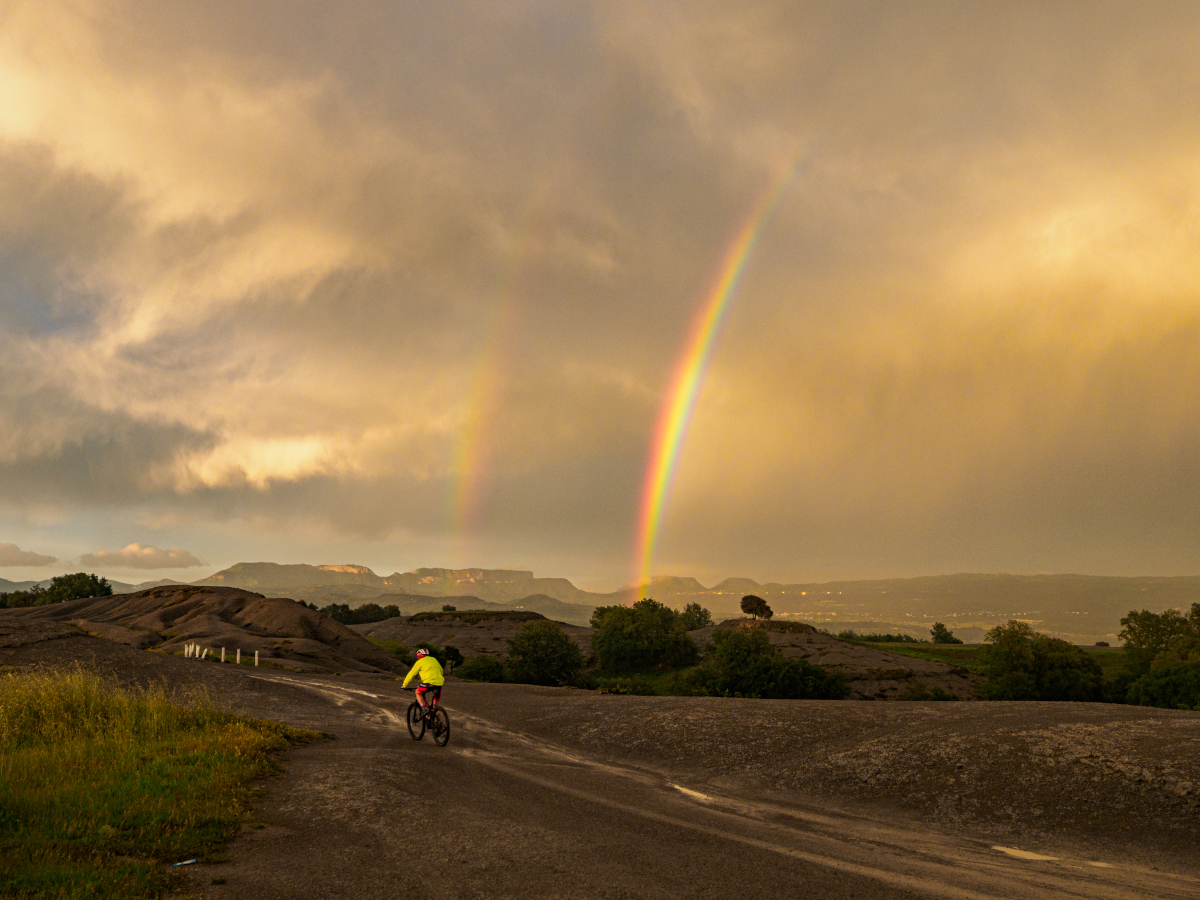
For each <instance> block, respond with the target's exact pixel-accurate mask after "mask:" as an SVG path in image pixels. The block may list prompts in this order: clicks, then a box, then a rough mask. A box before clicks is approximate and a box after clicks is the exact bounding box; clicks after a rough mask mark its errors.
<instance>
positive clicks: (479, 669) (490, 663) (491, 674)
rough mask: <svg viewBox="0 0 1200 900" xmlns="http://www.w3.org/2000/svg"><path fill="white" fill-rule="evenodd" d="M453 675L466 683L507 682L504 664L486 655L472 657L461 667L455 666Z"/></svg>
mask: <svg viewBox="0 0 1200 900" xmlns="http://www.w3.org/2000/svg"><path fill="white" fill-rule="evenodd" d="M454 674H455V675H456V676H458V677H459V678H466V679H467V680H468V681H487V682H492V683H499V682H503V681H507V680H508V678H507V676H506V674H505V672H504V663H502V662H500V660H498V659H496V657H494V656H488V655H487V654H486V653H480V654H479V655H478V656H472V657H471V658H470V659H468V660H467V661H466V662H464V663H463V664H462V665H461V666H456V667H455V669H454Z"/></svg>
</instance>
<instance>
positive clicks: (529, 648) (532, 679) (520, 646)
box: [506, 619, 583, 685]
mask: <svg viewBox="0 0 1200 900" xmlns="http://www.w3.org/2000/svg"><path fill="white" fill-rule="evenodd" d="M506 643H507V646H508V673H509V678H510V680H512V681H515V682H518V683H521V684H546V685H558V684H566V683H567V682H568V681H570V680H571V679H573V678H574V677H575V676H576V675H578V674H579V670H580V669H582V668H583V655H582V654H581V653H580V652H579V645H578V644H576V643H575V642H574V641H573V640H571V639H570V638H569V637H567V635H566V634H565V633H564V632H563V630H562V626H561V625H559V624H558V623H557V622H551V621H550V620H549V619H543V620H542V621H540V622H528V623H526V624H525V625H524V626H523V627H522V628H521V630H520V631H519V632H517V634H516V636H515V637H511V638H509V639H508V641H507V642H506Z"/></svg>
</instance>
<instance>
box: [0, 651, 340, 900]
mask: <svg viewBox="0 0 1200 900" xmlns="http://www.w3.org/2000/svg"><path fill="white" fill-rule="evenodd" d="M318 736H319V735H316V734H314V733H312V732H302V731H298V730H295V729H291V728H288V727H286V726H284V725H279V724H276V723H273V722H261V721H255V720H251V719H245V718H242V717H239V716H234V715H230V714H227V713H223V712H220V711H219V710H217V709H216V708H215V707H214V706H213V704H212V703H211V702H210V701H209V700H208V699H207V697H206V696H204V695H203V694H200V693H198V694H195V695H193V696H191V697H189V698H187V700H186V702H180V699H179V698H176V697H171V696H169V695H168V694H167V693H166V692H165V691H164V690H162V689H161V688H159V689H150V690H144V691H138V690H128V689H125V688H122V687H121V686H120V685H118V684H117V683H116V682H114V681H112V680H110V679H107V678H104V677H102V676H98V675H95V674H92V673H89V672H85V671H83V670H80V669H76V670H72V671H66V672H56V673H49V674H9V675H5V676H0V896H4V897H18V898H30V900H33V898H74V897H106V898H107V897H112V898H135V897H136V898H143V897H158V896H161V895H162V894H163V893H164V892H166V891H168V890H170V889H171V888H172V887H174V886H175V885H176V883H177V878H176V877H175V876H174V875H173V874H172V872H171V870H170V869H169V868H167V867H166V866H164V863H173V862H181V861H184V860H188V859H192V858H198V859H212V858H214V857H217V856H218V855H219V854H220V852H221V849H222V848H223V847H224V845H225V844H226V842H228V841H229V840H230V839H231V838H232V837H233V836H234V835H235V834H236V832H237V829H238V826H239V824H240V822H241V820H242V818H243V816H244V814H245V812H246V803H247V801H248V799H249V797H250V794H251V790H252V787H251V783H252V782H253V781H254V780H255V779H256V778H259V777H261V776H263V775H266V774H268V773H270V772H273V771H275V770H276V768H277V765H278V764H277V763H276V762H275V760H274V759H273V756H272V752H273V751H278V750H281V749H283V748H284V747H287V746H288V745H289V744H291V743H297V742H304V741H308V740H312V739H314V738H316V737H318Z"/></svg>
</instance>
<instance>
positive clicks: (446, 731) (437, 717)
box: [430, 706, 450, 747]
mask: <svg viewBox="0 0 1200 900" xmlns="http://www.w3.org/2000/svg"><path fill="white" fill-rule="evenodd" d="M430 727H431V728H432V729H433V742H434V743H435V744H437V745H438V746H439V747H445V746H446V744H448V743H449V742H450V717H449V716H448V715H446V711H445V710H444V709H442V708H441V707H440V706H439V707H438V708H437V709H435V710H434V711H433V725H432V726H430Z"/></svg>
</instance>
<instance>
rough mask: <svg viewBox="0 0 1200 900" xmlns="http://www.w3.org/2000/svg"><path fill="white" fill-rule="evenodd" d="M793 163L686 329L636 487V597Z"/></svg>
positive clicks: (739, 237) (732, 248)
mask: <svg viewBox="0 0 1200 900" xmlns="http://www.w3.org/2000/svg"><path fill="white" fill-rule="evenodd" d="M798 162H799V158H798V157H797V159H796V160H795V161H794V162H793V163H792V164H791V165H790V166H788V167H787V168H786V169H785V170H784V173H783V176H782V177H781V178H779V179H778V181H776V182H775V183H774V184H773V185H772V186H771V188H770V189H769V190H768V191H766V192H765V193H764V195H763V197H762V199H761V200H759V202H758V204H757V205H756V206H755V207H754V209H753V210H752V211H751V213H750V215H749V216H748V217H747V218H746V221H745V222H744V223H743V225H742V227H741V228H740V229H739V230H738V232H737V234H736V236H735V237H734V240H733V242H732V243H731V244H730V245H729V248H728V249H727V250H726V251H725V254H724V256H723V258H722V261H721V265H720V267H719V268H718V269H717V275H716V279H715V281H714V283H713V285H712V287H710V288H709V290H708V292H707V293H706V294H705V299H704V302H703V304H702V305H701V307H700V312H699V315H698V316H697V317H696V319H695V321H694V323H693V325H692V330H691V335H690V337H689V338H688V341H687V344H686V345H685V349H684V352H683V355H682V357H680V360H679V365H678V366H677V367H676V369H675V374H674V377H673V378H672V381H671V388H670V390H669V391H668V392H667V395H666V402H665V403H664V404H663V407H662V411H661V412H660V413H659V418H658V424H657V426H656V427H655V429H654V437H653V440H652V442H651V445H650V462H649V465H648V466H647V468H646V477H645V481H644V483H643V485H642V501H641V505H640V513H639V516H638V529H637V544H636V545H635V558H636V561H637V563H636V571H635V573H634V585H635V587H636V588H637V589H638V590H639V591H640V590H641V588H642V587H643V586H645V585H647V584H649V583H650V565H651V562H652V561H653V558H654V547H655V544H656V542H657V540H658V526H659V524H660V523H661V521H662V514H663V509H664V507H665V506H666V503H667V498H668V496H669V494H670V491H671V484H672V482H673V480H674V477H675V470H676V466H677V464H678V462H679V451H680V449H681V448H682V446H683V439H684V438H685V437H686V436H687V431H688V426H689V425H690V424H691V420H692V413H693V412H694V411H695V409H696V400H697V398H698V397H699V395H700V388H701V386H702V385H703V384H704V376H705V373H706V371H707V369H708V364H709V360H710V359H711V357H712V351H713V346H714V344H715V343H716V339H717V335H718V333H719V332H720V330H721V324H722V322H723V321H724V319H725V314H726V312H727V311H728V309H729V304H730V301H731V300H732V299H733V297H734V295H736V294H737V289H738V285H739V284H740V283H741V279H742V275H743V274H744V273H745V271H746V264H747V263H748V262H749V260H750V257H751V255H752V254H753V252H754V246H755V244H756V243H757V241H758V236H759V234H760V233H761V232H762V229H763V226H764V225H765V224H766V223H767V221H768V220H769V219H770V218H771V213H773V212H774V211H775V207H776V206H778V204H779V201H780V199H781V198H782V197H783V195H784V193H785V192H786V190H787V188H788V186H789V185H790V184H791V183H792V179H793V178H794V177H795V173H796V169H797V163H798Z"/></svg>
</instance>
